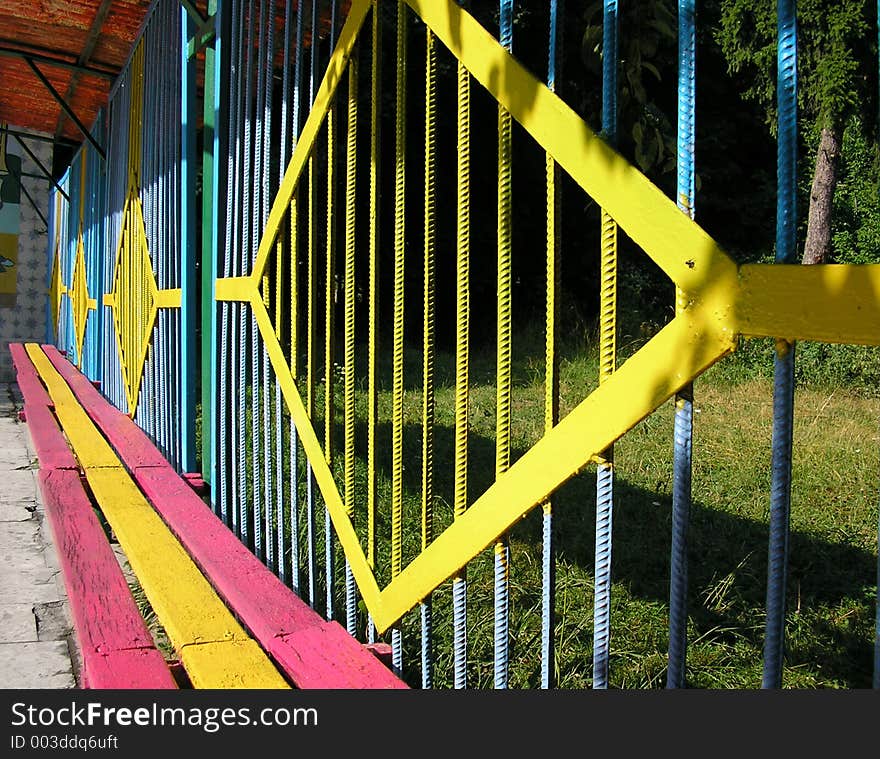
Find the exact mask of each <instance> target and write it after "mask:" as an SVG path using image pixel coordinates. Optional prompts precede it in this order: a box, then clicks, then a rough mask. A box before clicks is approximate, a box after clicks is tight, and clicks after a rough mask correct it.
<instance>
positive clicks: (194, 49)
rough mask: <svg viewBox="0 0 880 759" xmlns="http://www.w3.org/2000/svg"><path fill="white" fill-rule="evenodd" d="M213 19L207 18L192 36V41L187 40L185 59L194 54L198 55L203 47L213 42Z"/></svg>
mask: <svg viewBox="0 0 880 759" xmlns="http://www.w3.org/2000/svg"><path fill="white" fill-rule="evenodd" d="M214 26H215V25H214V17H213V16H209V17H208V20H207V21H205V23H203V24H202V25H201V26H200V27H199V28H198V30H197V31H196V33H195V34H194V35H193V37H192V39H190V40H189V42H188V43H187V47H186V57H187V58H192V57H193V56H194V55H195V54H196V53H198V52H199V51H200V50H201V49H202V48H203V47H206V46H207V45H210V44H211V43H212V42H213V41H214V37H215V36H216V34H217V30H216V29H215V28H214Z"/></svg>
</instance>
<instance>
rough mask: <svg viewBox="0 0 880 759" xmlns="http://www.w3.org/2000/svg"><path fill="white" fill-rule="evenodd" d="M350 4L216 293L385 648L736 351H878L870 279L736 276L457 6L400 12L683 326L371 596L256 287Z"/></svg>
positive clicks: (350, 31) (877, 303) (354, 11)
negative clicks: (496, 108)
mask: <svg viewBox="0 0 880 759" xmlns="http://www.w3.org/2000/svg"><path fill="white" fill-rule="evenodd" d="M376 2H377V0H353V2H352V4H351V9H350V11H349V15H348V18H347V20H346V23H345V25H344V27H343V29H342V31H341V32H340V35H339V41H338V43H337V47H336V51H335V52H334V53H333V56H332V58H331V60H330V63H329V64H328V67H327V73H326V76H325V77H324V81H323V82H322V84H321V86H320V88H319V89H318V93H317V95H316V96H315V100H314V104H313V106H312V109H311V111H310V113H309V116H308V118H307V120H306V123H305V125H304V126H303V129H302V132H301V133H300V138H299V141H298V143H297V147H296V150H295V151H294V155H293V157H292V159H291V161H290V163H289V165H288V167H287V170H286V172H285V176H284V180H283V181H282V183H281V187H280V188H279V190H278V194H277V196H276V198H275V201H274V203H273V205H272V210H271V211H270V213H269V218H268V220H267V223H266V230H265V233H264V235H263V238H262V239H261V241H260V246H259V251H258V254H257V260H256V262H255V264H254V266H253V268H252V271H251V273H250V274H249V275H247V276H242V277H229V278H225V279H218V280H217V281H216V288H215V296H216V299H217V300H218V301H240V302H246V303H249V304H250V306H251V308H252V310H253V314H254V316H255V318H256V321H257V325H258V327H259V330H260V334H261V336H262V338H263V340H264V343H265V346H266V350H267V353H268V355H269V359H270V361H271V362H272V366H273V368H274V370H275V373H276V378H277V380H278V383H279V386H280V387H281V390H282V392H283V394H284V397H285V400H286V402H287V405H288V408H289V410H290V413H291V416H292V417H293V419H294V421H295V423H296V427H297V430H298V432H299V435H300V442H301V444H302V446H303V448H304V449H305V451H306V454H307V456H308V460H309V463H310V464H311V465H312V473H313V475H314V477H315V480H316V482H317V484H318V487H319V488H320V491H321V494H322V495H323V496H324V499H325V502H326V505H327V509H328V510H329V512H330V515H331V518H332V520H333V526H334V527H335V528H336V532H337V535H338V537H339V540H340V543H341V544H342V547H343V549H344V551H345V556H346V559H347V560H348V561H349V564H350V566H351V570H352V572H353V574H354V576H355V579H356V581H357V584H358V589H359V590H360V592H361V595H362V596H363V599H364V603H365V604H366V607H367V609H369V611H370V613H371V615H372V617H373V622H374V624H375V625H376V627H377V629H378V630H379V631H380V632H384V631H385V630H387V629H388V628H389V627H390V626H391V625H393V624H394V623H395V622H396V621H397V620H399V619H400V618H401V616H402V615H403V614H405V613H406V612H407V611H409V610H410V609H412V608H413V607H414V606H415V605H416V604H417V603H418V602H419V601H421V600H422V599H424V598H426V597H427V596H428V595H429V594H430V593H431V592H433V590H434V589H435V588H437V586H438V585H440V583H442V582H443V581H445V580H446V579H448V578H449V577H451V576H452V575H453V574H455V572H457V571H458V570H460V569H461V568H462V567H464V566H465V565H466V564H467V562H468V561H470V560H471V559H472V558H473V557H475V556H476V555H477V554H478V553H479V552H480V551H482V550H483V549H484V548H485V547H487V546H489V545H491V544H492V542H493V541H494V540H496V539H497V538H498V537H499V536H500V535H502V534H504V532H506V531H507V530H508V529H509V528H510V527H511V526H512V525H513V524H515V523H516V522H517V521H518V520H520V519H522V518H523V517H524V516H526V514H528V513H529V512H530V511H531V510H532V509H534V508H535V507H536V506H537V505H539V504H541V503H543V502H544V501H546V499H547V498H548V497H549V496H550V495H551V494H552V493H553V492H554V491H555V490H556V489H557V488H558V487H559V486H560V485H562V484H563V483H564V482H566V481H567V480H568V479H569V478H570V477H572V476H574V475H575V474H576V473H577V472H579V471H580V470H581V468H582V467H584V466H585V465H586V464H587V463H589V462H590V461H594V460H595V459H596V457H597V456H599V455H600V454H601V453H602V452H603V451H605V450H606V449H607V448H608V446H609V445H611V444H613V443H614V442H615V441H616V440H618V439H619V438H620V437H621V436H623V435H624V434H625V433H626V432H627V431H628V430H630V429H632V427H634V426H635V425H636V424H637V423H638V422H639V421H641V420H642V419H644V418H645V417H646V416H648V414H650V413H652V412H653V411H654V410H655V409H657V408H659V406H660V405H661V404H662V403H664V402H665V401H666V400H668V399H669V398H670V397H672V396H673V395H674V394H675V393H676V392H677V391H678V390H680V389H681V388H682V387H683V386H684V385H686V384H687V383H688V382H690V381H691V380H693V379H694V378H695V377H697V376H698V375H699V374H700V373H702V372H703V371H705V370H706V369H707V368H708V367H709V366H710V365H711V364H713V363H714V362H715V361H717V360H718V359H720V358H721V357H722V356H724V355H726V354H728V353H730V352H732V351H733V350H734V349H735V348H736V345H737V339H738V338H739V336H741V335H747V336H752V337H759V336H763V337H782V338H787V339H791V340H794V339H806V340H822V341H829V342H849V343H863V344H868V345H877V344H880V265H876V266H843V265H839V266H835V265H826V266H778V265H772V264H752V265H743V266H737V265H736V263H735V262H734V261H733V260H732V259H731V258H730V257H729V256H727V255H726V254H725V253H724V251H722V250H721V248H720V247H719V246H718V244H717V243H716V242H715V241H714V240H713V239H712V238H711V237H710V236H709V235H708V234H707V233H706V232H705V231H704V230H703V229H701V228H700V227H699V226H698V225H697V224H695V223H694V222H693V221H692V220H691V219H690V218H689V217H688V216H687V215H686V214H683V213H682V212H681V211H680V210H679V209H678V208H677V206H676V205H675V203H674V202H672V201H671V200H670V199H669V198H667V197H666V196H665V195H664V194H663V192H662V191H661V190H660V189H659V188H657V187H656V186H654V185H653V184H652V183H651V182H650V181H649V180H648V178H647V177H645V176H644V175H643V174H642V173H641V172H640V171H639V170H638V169H636V168H635V167H634V166H632V165H630V164H629V163H628V162H627V161H626V160H625V159H624V158H622V157H621V156H620V155H619V154H618V153H616V152H615V151H613V150H612V149H611V148H610V147H609V146H608V145H607V144H606V143H605V142H604V141H603V140H602V139H601V138H600V137H599V136H598V135H597V134H595V133H594V132H592V131H591V130H590V128H589V127H588V126H587V124H586V123H585V122H584V121H583V119H582V118H581V117H580V116H579V115H577V114H576V113H575V112H574V111H573V110H572V109H571V108H570V107H569V106H567V105H566V104H565V103H564V102H563V101H562V100H561V99H560V98H559V97H558V96H557V95H556V93H554V92H552V91H551V90H550V89H548V88H547V87H546V86H545V85H543V84H541V83H540V82H538V80H537V79H535V77H534V76H533V75H532V74H530V73H529V72H528V71H527V70H526V69H525V68H524V67H523V66H522V65H521V64H520V63H519V62H517V60H516V59H515V58H513V56H512V55H511V54H510V53H509V52H508V51H506V50H505V49H504V48H503V47H502V46H501V45H500V44H499V43H498V41H497V40H495V39H494V38H492V36H491V35H490V34H489V32H487V31H486V30H485V29H484V28H483V27H482V26H481V25H480V24H479V23H478V22H477V21H476V20H475V19H474V18H473V17H471V16H470V15H469V14H468V13H467V12H465V11H464V10H463V9H462V8H461V7H460V6H459V5H458V4H457V3H456V2H454V0H405V2H406V4H407V5H408V6H409V7H410V8H411V9H412V10H413V11H414V12H415V13H416V14H417V15H418V16H420V17H421V19H422V21H423V22H424V23H425V24H426V25H427V26H428V28H430V29H431V30H432V31H433V32H434V34H436V35H437V38H438V39H439V40H440V41H441V42H442V43H443V44H445V45H446V47H447V48H448V49H449V50H450V51H451V52H452V54H453V55H454V56H455V57H456V58H457V59H458V60H459V61H461V62H462V63H463V64H464V66H465V68H466V69H467V70H468V71H469V72H470V74H471V76H473V78H474V79H475V80H476V81H477V82H478V83H480V84H481V85H482V86H483V87H484V88H485V89H486V90H487V91H488V92H489V93H490V94H491V95H492V97H493V98H494V99H495V100H496V101H497V102H498V103H499V105H501V106H503V107H504V108H505V109H506V110H507V111H508V112H509V113H510V114H511V115H512V116H513V118H514V119H516V120H517V121H518V122H519V123H520V124H521V125H522V127H523V128H524V129H525V130H526V131H527V132H528V133H529V134H530V135H531V136H532V137H533V138H534V139H535V141H536V142H537V143H538V144H539V145H540V146H541V147H542V148H544V150H546V151H547V153H548V154H550V156H551V157H552V158H553V159H554V160H555V161H556V162H557V164H558V165H559V166H560V167H561V168H562V169H564V170H565V171H566V172H567V173H568V174H569V175H570V176H571V178H572V179H573V180H574V181H575V183H576V184H577V185H579V186H580V188H581V189H582V190H583V191H584V192H585V193H586V194H587V195H589V196H590V197H592V198H593V199H594V200H595V201H596V202H597V203H598V204H599V205H600V206H601V207H602V208H603V209H604V210H605V211H606V212H607V213H609V215H610V216H611V217H612V218H614V220H615V221H616V222H617V223H618V224H619V225H620V227H621V228H622V229H623V230H624V231H625V232H626V233H627V234H628V235H629V236H630V238H631V239H632V240H633V241H634V242H636V243H637V244H638V245H639V246H640V247H641V248H642V249H643V250H644V251H645V253H646V254H647V255H648V256H649V257H650V258H651V259H652V260H653V261H654V262H655V263H656V264H657V265H658V266H659V267H660V268H661V269H662V270H663V271H664V272H665V273H666V274H667V275H668V276H669V278H670V279H671V280H672V282H673V283H675V285H676V286H677V287H678V288H680V289H681V291H682V292H683V294H684V297H685V301H686V302H685V305H684V307H683V308H682V309H681V312H680V313H679V314H678V315H677V316H676V317H675V318H674V319H673V320H672V321H671V322H670V323H669V324H667V325H666V326H665V327H664V328H663V329H662V330H661V331H660V332H659V333H658V334H657V335H655V336H654V337H653V338H652V339H651V340H650V341H649V342H648V343H647V344H646V345H645V346H643V347H642V348H641V349H640V350H639V351H637V352H636V353H635V354H634V355H633V356H632V357H630V358H629V359H628V360H627V361H626V362H625V363H624V364H623V365H622V366H621V367H620V368H619V369H618V370H617V371H616V372H614V374H613V375H612V376H611V377H610V378H609V380H608V381H607V382H604V383H602V384H601V385H600V386H599V387H598V388H597V389H596V390H594V391H593V392H592V393H591V394H590V395H588V396H587V397H586V398H585V399H584V400H582V401H581V402H580V403H579V404H578V405H577V406H576V407H575V408H574V409H572V411H570V412H569V414H568V415H567V416H566V417H565V418H564V419H562V420H561V421H560V422H559V424H558V425H557V426H556V427H554V428H553V429H552V430H551V431H550V432H548V433H547V434H546V435H545V436H544V437H543V438H542V439H541V440H540V441H539V442H538V443H537V444H535V445H534V446H533V447H532V448H531V449H530V450H529V451H528V452H526V453H525V454H524V455H523V456H522V457H521V458H520V459H519V460H517V461H516V462H515V463H514V464H513V465H512V466H511V467H510V469H508V470H507V471H506V472H505V473H504V474H502V475H501V476H499V477H498V479H497V480H496V481H495V483H494V484H493V485H491V486H490V487H489V488H488V490H486V491H485V492H484V493H483V494H482V495H480V496H479V497H478V498H477V499H476V500H475V501H474V502H473V503H472V504H471V506H470V508H469V509H468V510H467V511H466V512H465V514H464V515H463V516H462V517H460V518H458V519H456V520H455V521H454V522H453V523H452V525H450V526H449V527H448V528H447V529H446V530H445V531H443V532H442V533H441V534H440V535H438V536H437V538H436V539H435V540H434V541H433V542H432V543H431V544H430V545H429V546H428V547H427V548H426V549H425V550H424V551H422V553H421V554H420V555H419V556H418V557H416V558H415V559H414V560H413V561H412V562H411V563H410V564H409V565H408V566H406V567H405V568H404V569H403V571H402V572H401V573H400V574H399V575H398V576H397V577H396V578H394V579H393V580H392V581H391V583H390V584H388V585H386V586H385V587H384V588H380V587H379V584H378V581H377V578H376V574H375V572H374V570H373V567H372V565H371V563H370V562H368V561H367V558H366V555H365V553H364V551H363V548H362V546H361V542H360V537H359V536H358V534H357V533H356V531H355V528H354V524H353V523H352V521H351V519H350V517H349V516H348V513H347V511H346V508H345V504H344V503H343V500H342V497H341V495H340V493H339V490H338V488H337V486H336V482H335V480H334V475H333V472H332V471H331V469H330V466H329V465H328V464H327V461H326V460H325V458H324V452H323V449H322V446H321V444H320V442H319V441H318V436H317V434H316V432H315V430H314V427H313V425H312V419H311V417H310V414H309V412H308V409H307V407H306V404H305V403H304V402H303V399H302V396H301V395H300V390H299V388H298V387H297V384H296V381H295V379H294V377H293V376H292V374H291V372H290V367H289V366H288V363H287V359H286V358H285V355H284V351H283V350H282V347H281V344H280V342H279V340H278V339H277V336H276V333H275V328H274V325H273V323H272V320H271V317H270V314H269V311H268V309H267V306H266V303H265V300H264V293H263V292H261V281H262V278H263V275H264V273H265V271H266V266H267V264H268V262H269V257H270V254H271V253H272V251H273V249H274V247H275V244H276V241H277V239H278V236H279V234H280V232H281V227H282V223H283V222H284V220H285V218H286V215H287V214H288V212H289V208H290V203H291V200H292V198H293V195H294V191H295V190H296V187H297V184H298V182H299V180H300V177H301V175H302V174H303V172H304V170H305V168H306V167H307V164H308V161H309V159H310V157H311V155H312V152H313V150H314V146H315V144H316V143H317V139H318V135H319V133H320V130H321V128H322V126H323V124H324V120H325V117H326V114H327V111H328V109H329V107H330V104H331V103H332V101H333V97H334V94H335V91H336V87H337V85H338V84H339V82H340V80H341V78H342V74H343V72H344V71H345V67H346V65H347V64H348V60H349V56H350V55H351V54H352V50H353V48H354V44H355V41H356V38H357V36H358V34H359V32H360V30H361V26H362V24H363V22H364V20H365V18H366V16H367V13H368V12H369V11H370V10H371V9H373V10H374V12H375V9H376V7H377V5H376Z"/></svg>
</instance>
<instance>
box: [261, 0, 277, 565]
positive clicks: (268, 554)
mask: <svg viewBox="0 0 880 759" xmlns="http://www.w3.org/2000/svg"><path fill="white" fill-rule="evenodd" d="M261 24H262V25H263V29H264V32H265V38H266V45H265V51H264V52H265V54H264V57H263V58H262V59H261V61H260V66H261V67H262V68H263V77H262V78H263V92H262V97H261V99H262V106H263V115H262V122H263V123H262V144H261V149H262V152H263V155H262V158H261V161H260V177H259V182H260V224H259V227H258V229H259V238H258V239H262V237H263V229H264V228H265V226H266V219H267V218H268V217H269V200H270V198H269V184H270V182H269V174H270V172H269V161H270V155H269V153H270V150H269V146H270V144H271V135H272V63H273V58H274V53H275V34H274V32H275V9H274V3H272V4H271V5H270V6H269V7H268V8H267V10H266V14H265V16H264V17H263V18H261ZM264 296H265V297H266V298H269V293H268V292H266V293H264ZM259 342H260V344H261V347H262V351H261V360H262V364H261V367H260V374H261V376H262V380H263V383H262V384H263V388H262V393H261V395H260V406H261V407H262V422H263V523H264V529H265V535H264V540H263V542H264V549H263V551H264V555H265V562H266V565H267V566H268V567H270V568H274V562H275V537H274V535H273V532H272V523H273V517H272V507H273V505H274V503H273V500H272V474H273V467H272V461H271V452H272V439H271V406H270V402H269V352H268V350H267V349H266V343H265V341H264V340H263V339H262V337H260V338H259Z"/></svg>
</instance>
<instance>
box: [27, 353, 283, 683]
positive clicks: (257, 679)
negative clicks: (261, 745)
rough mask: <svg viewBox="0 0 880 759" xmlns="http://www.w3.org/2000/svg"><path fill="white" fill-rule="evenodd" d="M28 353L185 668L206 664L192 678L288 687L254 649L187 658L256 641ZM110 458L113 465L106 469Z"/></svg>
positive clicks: (47, 370)
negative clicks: (197, 650)
mask: <svg viewBox="0 0 880 759" xmlns="http://www.w3.org/2000/svg"><path fill="white" fill-rule="evenodd" d="M27 351H28V355H29V356H30V357H31V360H32V361H33V363H34V366H35V367H36V369H37V371H38V372H39V373H40V376H41V377H42V378H43V381H44V383H45V384H46V387H47V389H48V391H49V395H50V397H51V398H52V400H53V401H54V403H55V407H56V411H57V414H58V418H59V420H60V421H61V424H62V426H63V427H64V430H65V431H66V433H67V436H68V438H69V440H70V442H71V445H72V446H73V449H74V451H75V452H76V453H77V455H78V456H79V458H80V461H81V462H83V461H84V460H86V461H87V462H89V463H84V464H83V468H84V470H85V474H86V478H87V480H88V482H89V486H90V487H91V489H92V492H93V494H94V496H95V500H96V501H97V502H98V504H99V506H100V507H101V509H102V511H103V513H104V516H105V517H106V519H107V521H108V523H109V524H110V526H111V527H112V528H113V531H114V533H115V534H116V537H117V539H118V540H119V543H120V545H121V546H122V548H123V550H124V551H125V554H126V557H127V558H128V561H129V563H130V564H131V567H132V569H133V570H134V572H135V574H136V575H137V577H138V580H139V582H140V583H141V586H142V587H143V589H144V592H145V593H146V595H147V598H148V599H149V601H150V603H151V605H152V606H153V609H154V610H155V611H156V614H157V616H158V617H159V619H160V621H161V622H162V624H163V626H164V627H165V630H166V632H167V633H168V637H169V639H170V640H171V642H172V644H173V645H174V646H175V648H176V649H177V651H178V652H179V653H180V655H181V659H182V661H184V665H185V666H186V662H187V659H189V660H190V662H191V663H192V664H193V665H194V666H199V665H200V664H204V669H203V670H202V671H198V672H196V671H193V670H192V669H190V668H187V673H188V674H189V676H190V679H191V680H192V681H193V682H194V683H196V682H198V683H200V684H201V685H202V687H208V688H224V687H231V686H230V685H229V684H230V683H237V684H238V685H236V686H235V687H248V688H286V687H288V686H287V683H286V682H285V681H284V679H283V678H282V677H281V675H280V674H279V673H278V671H277V670H276V669H275V667H274V666H273V665H272V663H271V662H270V661H269V659H268V657H267V656H266V655H265V654H263V653H262V652H260V653H259V654H257V653H256V652H255V649H254V646H248V645H230V646H222V647H221V646H218V647H215V648H214V649H212V650H215V651H216V652H217V653H216V654H210V655H209V654H207V653H204V654H195V655H191V652H187V651H186V648H187V647H188V646H194V647H200V646H201V645H202V644H205V643H221V642H234V643H242V642H247V641H251V639H250V638H249V636H248V635H247V633H246V632H245V631H244V629H243V628H242V627H241V625H240V624H239V623H238V622H237V621H236V620H235V618H234V617H233V616H232V614H231V613H230V612H229V610H228V609H227V608H226V606H225V605H224V604H223V602H222V601H221V600H220V598H219V597H218V596H217V594H216V593H215V592H214V590H213V588H211V586H210V584H209V583H208V582H207V580H206V579H205V578H204V576H203V575H202V574H201V572H199V570H198V568H197V567H196V566H195V564H194V563H193V561H192V559H190V557H189V556H188V555H187V553H186V551H184V549H183V548H182V546H181V545H180V543H179V542H178V541H177V540H176V539H175V538H174V536H173V535H172V534H171V532H170V531H169V530H168V528H167V527H166V526H165V524H164V523H163V522H162V520H161V519H160V518H159V516H158V515H157V514H156V512H155V511H154V510H153V509H152V507H151V506H150V504H149V503H148V502H147V500H146V499H145V498H144V496H143V494H142V493H141V492H140V490H138V488H137V486H136V485H135V483H134V482H133V481H132V479H131V477H130V476H129V475H128V474H127V473H126V472H125V470H124V468H123V467H122V463H121V462H120V461H119V459H118V458H117V457H116V456H115V455H114V454H113V451H112V450H111V448H110V445H109V444H108V443H107V441H106V440H105V439H104V438H103V437H102V435H101V434H100V432H98V430H97V428H95V426H94V425H93V424H92V422H91V421H90V420H89V417H88V416H87V414H86V412H85V411H84V410H83V408H82V406H80V404H79V402H78V401H77V400H76V398H75V397H74V395H73V393H72V392H71V390H70V388H69V387H68V386H67V384H66V383H65V382H64V380H63V379H62V377H61V376H60V375H59V374H58V372H57V371H55V369H54V367H53V366H52V364H51V363H50V361H49V360H48V358H47V357H46V354H44V353H43V352H42V350H40V348H39V346H37V345H34V344H30V345H28V346H27ZM84 379H85V378H84ZM86 382H88V380H86ZM89 386H90V387H91V384H89ZM93 389H94V388H93ZM111 459H112V460H114V461H115V464H114V465H110V464H108V463H106V462H107V461H108V460H111ZM96 461H99V462H102V464H100V465H98V464H95V463H93V462H96ZM251 642H252V641H251Z"/></svg>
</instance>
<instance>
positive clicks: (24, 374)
mask: <svg viewBox="0 0 880 759" xmlns="http://www.w3.org/2000/svg"><path fill="white" fill-rule="evenodd" d="M9 351H10V353H12V361H13V364H14V365H15V375H16V381H17V383H18V387H19V389H20V390H21V394H22V397H23V398H24V402H25V417H26V419H27V421H28V430H29V431H30V434H31V440H32V441H33V444H34V448H35V449H36V452H37V457H38V458H39V460H40V468H42V469H78V468H79V466H78V464H77V463H76V458H74V455H73V453H72V452H71V450H70V446H68V445H67V440H65V438H64V435H63V434H62V433H61V430H60V429H59V428H58V423H57V421H56V420H55V415H54V414H53V413H52V410H51V409H52V408H53V404H52V400H51V399H50V398H49V394H48V393H47V392H46V388H44V387H43V383H42V382H40V377H39V375H38V374H37V370H36V369H35V368H34V365H33V364H32V363H31V360H30V358H28V355H27V353H26V352H25V349H24V346H23V345H21V344H20V343H12V344H10V346H9Z"/></svg>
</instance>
